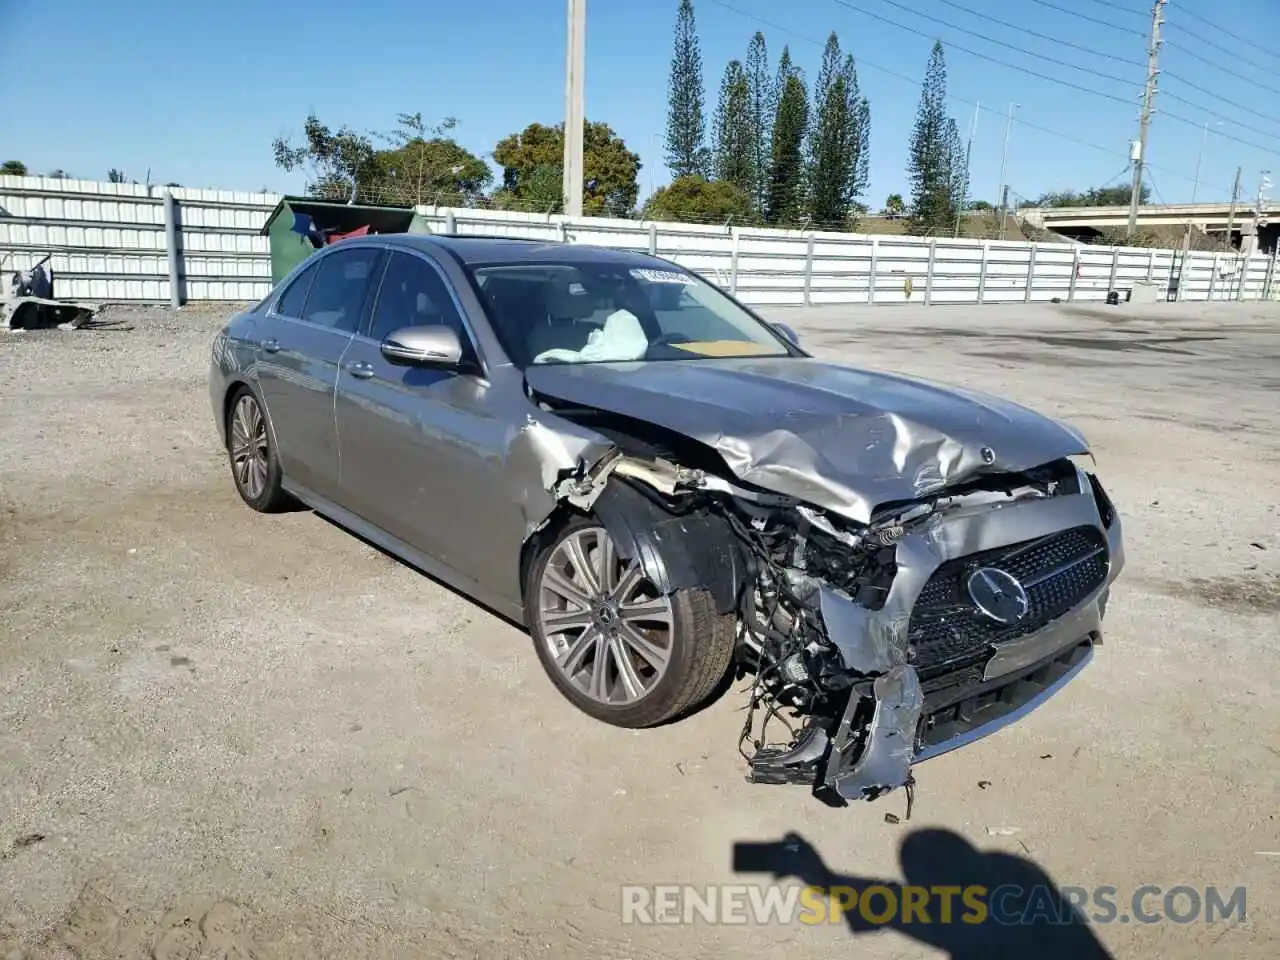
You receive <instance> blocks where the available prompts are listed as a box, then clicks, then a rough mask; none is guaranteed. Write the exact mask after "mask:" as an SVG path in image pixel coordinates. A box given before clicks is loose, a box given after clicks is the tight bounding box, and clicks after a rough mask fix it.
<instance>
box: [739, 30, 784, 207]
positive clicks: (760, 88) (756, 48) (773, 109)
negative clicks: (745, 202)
mask: <svg viewBox="0 0 1280 960" xmlns="http://www.w3.org/2000/svg"><path fill="white" fill-rule="evenodd" d="M746 73H747V88H748V96H749V99H750V104H749V108H750V114H751V119H750V128H751V201H752V205H753V206H754V207H755V211H756V213H758V214H761V215H763V213H764V210H765V207H766V206H767V205H768V200H769V165H770V162H771V160H772V157H773V117H774V114H775V113H777V110H778V105H777V96H776V93H775V91H774V83H773V77H772V76H770V74H769V48H768V46H767V45H766V43H765V39H764V34H763V33H760V32H758V31H757V33H756V35H755V36H754V37H752V38H751V44H750V46H748V47H747V64H746Z"/></svg>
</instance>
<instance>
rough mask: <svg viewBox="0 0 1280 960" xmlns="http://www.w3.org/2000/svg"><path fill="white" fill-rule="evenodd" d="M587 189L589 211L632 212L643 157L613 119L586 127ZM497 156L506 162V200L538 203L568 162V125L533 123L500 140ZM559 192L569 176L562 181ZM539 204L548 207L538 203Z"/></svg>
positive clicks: (585, 207)
mask: <svg viewBox="0 0 1280 960" xmlns="http://www.w3.org/2000/svg"><path fill="white" fill-rule="evenodd" d="M582 154H583V169H584V175H585V176H584V179H585V181H586V182H585V184H584V190H583V197H582V210H583V213H585V214H587V215H588V216H610V217H627V216H630V215H631V213H632V211H634V209H635V205H636V196H637V194H638V193H639V192H640V186H639V182H638V180H637V176H638V175H639V173H640V157H639V156H638V155H637V154H635V153H632V152H631V151H630V150H628V149H627V145H626V143H625V142H624V141H623V140H622V138H621V137H619V136H618V135H617V134H615V133H614V132H613V129H612V128H611V127H610V126H609V125H608V124H607V123H586V124H585V126H584V132H583V147H582ZM493 159H494V160H496V161H497V162H498V163H499V164H501V165H502V195H501V196H500V197H499V198H498V200H499V202H500V203H505V204H508V205H511V204H519V203H521V202H524V203H529V204H532V203H533V202H534V201H535V200H537V201H538V202H539V203H541V202H542V201H545V200H546V199H547V194H548V193H549V192H550V183H551V181H552V180H553V178H554V177H555V176H559V173H558V172H557V173H555V174H552V173H551V172H550V171H553V170H554V171H560V170H562V169H563V166H562V164H563V162H564V124H562V123H561V124H557V125H556V126H554V127H549V126H546V125H545V124H541V123H531V124H529V126H527V127H525V128H524V130H522V131H521V132H519V133H513V134H511V135H510V136H508V137H504V138H503V139H502V140H501V141H499V143H498V145H497V147H495V148H494V151H493ZM557 182H558V183H559V184H560V185H559V186H557V187H556V193H557V195H559V194H560V193H561V192H562V191H563V181H562V180H561V181H557ZM558 208H559V207H558V206H557V209H558ZM535 209H545V207H538V208H535Z"/></svg>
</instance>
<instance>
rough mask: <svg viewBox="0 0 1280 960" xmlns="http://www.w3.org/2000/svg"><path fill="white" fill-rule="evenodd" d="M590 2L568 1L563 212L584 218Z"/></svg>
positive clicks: (570, 215) (580, 0) (585, 0)
mask: <svg viewBox="0 0 1280 960" xmlns="http://www.w3.org/2000/svg"><path fill="white" fill-rule="evenodd" d="M586 41H587V0H569V29H568V43H567V44H566V46H567V48H568V50H567V54H566V57H565V71H564V72H565V93H564V212H565V216H568V217H580V216H582V180H583V176H584V174H583V165H582V138H583V127H584V125H585V123H586V109H585V107H584V106H583V100H584V90H585V78H586V59H587V57H586V54H587V43H586Z"/></svg>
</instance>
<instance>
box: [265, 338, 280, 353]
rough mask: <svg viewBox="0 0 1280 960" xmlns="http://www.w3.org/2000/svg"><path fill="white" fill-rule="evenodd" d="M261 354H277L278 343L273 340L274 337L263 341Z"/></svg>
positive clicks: (278, 350) (278, 349)
mask: <svg viewBox="0 0 1280 960" xmlns="http://www.w3.org/2000/svg"><path fill="white" fill-rule="evenodd" d="M262 352H263V353H279V352H280V341H279V340H277V339H275V337H268V338H267V339H266V340H263V341H262Z"/></svg>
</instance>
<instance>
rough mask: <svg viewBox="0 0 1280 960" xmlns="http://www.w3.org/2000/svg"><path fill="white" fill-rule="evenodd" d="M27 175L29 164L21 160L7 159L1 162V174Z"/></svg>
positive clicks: (11, 175)
mask: <svg viewBox="0 0 1280 960" xmlns="http://www.w3.org/2000/svg"><path fill="white" fill-rule="evenodd" d="M26 175H27V165H26V164H25V163H23V162H22V161H21V160H6V161H5V162H4V163H2V164H0V176H5V177H25V176H26Z"/></svg>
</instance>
